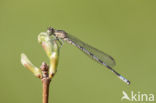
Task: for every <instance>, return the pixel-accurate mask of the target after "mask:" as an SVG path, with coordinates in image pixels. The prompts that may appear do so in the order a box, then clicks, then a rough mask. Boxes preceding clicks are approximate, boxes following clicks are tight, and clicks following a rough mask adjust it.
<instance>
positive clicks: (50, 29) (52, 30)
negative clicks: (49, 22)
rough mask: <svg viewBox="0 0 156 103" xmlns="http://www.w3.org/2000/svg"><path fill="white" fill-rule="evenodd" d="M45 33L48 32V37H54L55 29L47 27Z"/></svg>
mask: <svg viewBox="0 0 156 103" xmlns="http://www.w3.org/2000/svg"><path fill="white" fill-rule="evenodd" d="M47 32H48V34H49V36H51V35H54V32H55V29H54V28H52V27H49V28H48V31H47Z"/></svg>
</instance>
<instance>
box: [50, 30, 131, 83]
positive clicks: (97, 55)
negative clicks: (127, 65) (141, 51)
mask: <svg viewBox="0 0 156 103" xmlns="http://www.w3.org/2000/svg"><path fill="white" fill-rule="evenodd" d="M48 34H49V35H50V36H51V35H53V36H54V37H56V39H58V40H60V39H61V40H64V41H66V42H67V43H70V44H72V45H74V46H76V47H77V48H79V49H80V50H81V51H82V52H84V53H85V54H86V55H88V56H89V57H91V58H92V59H93V60H95V61H97V62H98V63H100V64H102V65H105V66H106V67H107V68H108V69H109V70H111V71H112V72H113V73H114V74H115V75H117V76H118V77H119V78H120V79H121V80H122V81H124V82H125V83H127V84H130V81H129V80H127V79H126V78H124V77H123V76H122V75H120V74H119V73H118V72H116V71H115V70H114V69H113V68H112V67H114V66H115V60H114V59H113V58H112V57H111V56H109V55H108V54H106V53H104V52H102V51H100V50H98V49H96V48H94V47H92V46H90V45H88V44H86V43H84V42H82V41H81V40H79V39H78V38H76V37H74V36H72V35H70V34H68V33H66V32H65V31H63V30H55V29H54V28H51V27H50V28H49V29H48Z"/></svg>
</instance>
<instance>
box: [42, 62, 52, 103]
mask: <svg viewBox="0 0 156 103" xmlns="http://www.w3.org/2000/svg"><path fill="white" fill-rule="evenodd" d="M40 68H41V71H42V85H43V93H42V99H43V103H48V96H49V84H50V81H51V78H49V77H48V76H49V75H48V69H49V67H48V65H47V64H46V63H45V62H43V63H42V65H41V67H40Z"/></svg>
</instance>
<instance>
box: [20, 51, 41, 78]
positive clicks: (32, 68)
mask: <svg viewBox="0 0 156 103" xmlns="http://www.w3.org/2000/svg"><path fill="white" fill-rule="evenodd" d="M21 63H22V65H23V66H24V67H26V68H27V69H28V70H30V71H31V72H32V73H33V74H34V75H35V76H36V77H38V78H42V73H41V70H40V69H39V68H37V67H36V66H34V65H33V64H32V63H31V61H30V60H29V59H28V57H27V56H26V55H25V54H24V53H22V54H21Z"/></svg>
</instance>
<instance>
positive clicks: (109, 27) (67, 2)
mask: <svg viewBox="0 0 156 103" xmlns="http://www.w3.org/2000/svg"><path fill="white" fill-rule="evenodd" d="M49 26H52V27H54V28H56V29H63V30H65V31H67V32H69V33H70V34H72V35H74V36H75V37H78V38H80V39H81V40H82V41H85V42H87V43H88V44H90V45H92V46H94V47H96V48H99V49H100V50H102V51H104V52H106V53H108V54H110V55H111V56H113V57H114V58H115V60H116V62H117V66H116V67H115V69H116V70H117V71H118V72H119V73H121V74H122V75H124V76H125V77H126V78H128V79H129V80H130V81H131V85H130V86H127V85H126V84H125V83H124V82H122V81H121V80H119V79H118V78H117V77H116V76H115V75H114V74H113V73H112V72H110V71H109V70H108V69H107V68H106V67H104V66H101V65H99V64H98V63H96V62H94V61H93V60H91V59H90V58H88V57H87V56H85V55H84V54H83V53H82V52H80V51H79V50H78V49H77V48H75V47H73V46H71V45H68V44H66V43H65V44H64V46H63V47H62V48H61V53H60V61H59V65H58V72H57V74H56V75H55V77H54V79H53V80H52V82H51V86H50V97H49V101H50V102H49V103H120V102H121V97H122V91H123V90H124V91H126V92H127V93H128V94H129V95H130V92H131V91H134V92H135V93H137V92H141V93H152V94H156V81H155V79H156V65H155V64H156V63H155V61H156V46H155V45H156V1H155V0H95V1H91V0H77V1H76V0H0V50H1V51H0V58H1V59H0V66H1V69H0V103H41V99H42V85H41V81H40V80H39V79H38V78H36V77H34V76H33V75H32V73H31V72H29V71H28V70H27V69H25V68H24V67H23V66H22V65H21V63H20V54H21V53H22V52H24V53H26V54H27V55H28V57H29V58H30V60H31V61H32V62H33V63H34V64H35V65H36V66H38V67H39V66H40V65H41V62H42V61H46V62H47V63H48V58H47V57H46V54H45V53H44V51H43V49H42V48H41V46H40V44H39V43H38V42H37V36H38V34H39V33H40V32H43V31H46V30H47V27H49ZM123 102H124V103H130V102H129V101H127V100H124V101H123Z"/></svg>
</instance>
